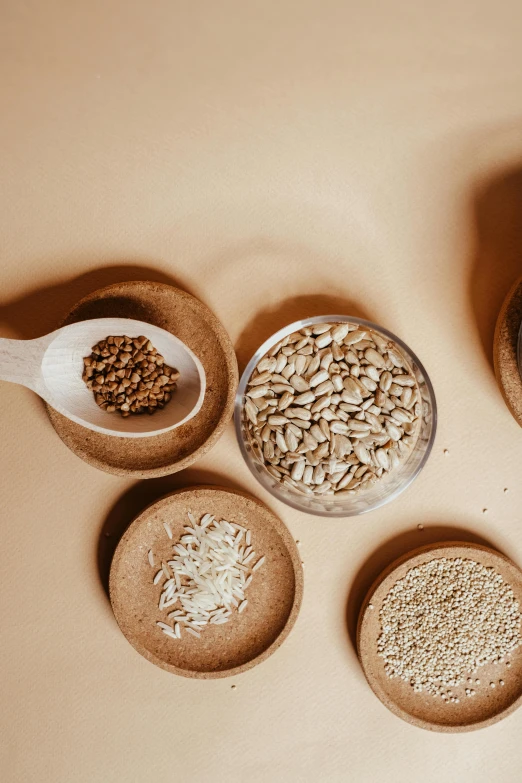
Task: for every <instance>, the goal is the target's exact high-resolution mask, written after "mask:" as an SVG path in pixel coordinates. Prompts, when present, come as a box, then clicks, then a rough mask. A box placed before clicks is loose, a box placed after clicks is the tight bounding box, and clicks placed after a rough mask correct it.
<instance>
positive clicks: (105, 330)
mask: <svg viewBox="0 0 522 783" xmlns="http://www.w3.org/2000/svg"><path fill="white" fill-rule="evenodd" d="M142 334H143V335H146V336H147V337H148V338H149V340H151V342H152V343H153V345H154V346H155V348H157V349H158V351H159V352H160V353H161V354H162V355H163V356H164V358H165V361H166V362H167V364H169V365H170V366H171V367H175V368H176V369H177V370H178V371H179V373H180V377H179V379H178V382H177V389H176V390H175V392H174V394H173V395H172V399H171V400H170V402H169V403H168V404H167V405H165V407H164V408H163V409H162V410H158V411H157V412H155V413H154V415H153V416H148V415H147V416H145V415H140V416H128V417H127V418H123V417H122V416H120V415H119V414H118V413H107V412H106V411H104V410H103V409H101V408H99V407H98V405H97V404H96V402H95V399H94V395H93V393H92V391H90V390H89V389H88V388H87V386H86V385H85V383H84V381H83V380H82V372H83V359H84V357H86V356H89V354H90V353H91V350H92V347H93V346H94V345H95V344H96V343H97V342H99V341H100V340H103V339H105V338H106V337H108V336H109V335H115V336H117V335H129V336H132V337H137V336H138V335H142ZM0 380H3V381H10V382H12V383H18V384H21V385H22V386H27V388H29V389H31V390H32V391H34V392H36V393H37V394H39V395H40V397H42V399H44V400H45V401H46V402H47V403H48V404H49V405H50V406H51V407H52V408H54V409H55V410H57V411H58V412H59V413H61V414H63V415H64V416H66V417H67V418H68V419H71V420H72V421H75V422H76V423H77V424H80V425H82V426H83V427H87V428H88V429H90V430H95V431H96V432H100V433H103V434H104V435H114V436H117V437H120V438H145V437H147V436H152V435H159V434H161V433H163V432H168V431H169V430H173V429H174V428H175V427H179V426H180V425H181V424H184V423H185V422H187V421H189V419H191V418H192V417H193V416H195V415H196V413H198V411H199V410H200V408H201V406H202V404H203V399H204V396H205V387H206V379H205V370H204V369H203V366H202V364H201V362H200V361H199V359H198V358H197V356H196V355H195V354H194V353H193V352H192V351H191V350H190V348H188V347H187V346H186V345H185V344H184V343H182V342H181V340H178V338H177V337H175V336H174V335H172V334H170V332H167V331H165V330H164V329H160V328H159V327H157V326H153V325H152V324H148V323H144V322H143V321H136V320H133V319H130V318H96V319H93V320H90V321H80V322H79V323H75V324H70V325H69V326H63V327H62V328H61V329H57V330H56V331H54V332H51V333H50V334H47V335H45V336H44V337H38V338H37V339H35V340H7V339H0Z"/></svg>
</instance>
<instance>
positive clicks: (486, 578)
mask: <svg viewBox="0 0 522 783" xmlns="http://www.w3.org/2000/svg"><path fill="white" fill-rule="evenodd" d="M380 621H381V634H380V636H379V639H378V643H377V650H378V655H380V656H381V657H382V658H383V660H384V669H385V672H386V674H387V675H388V677H390V678H393V677H400V678H401V679H402V680H405V681H406V682H408V683H409V684H410V685H411V686H412V688H413V690H414V691H416V692H421V691H426V692H427V693H429V694H430V695H432V696H435V697H441V698H442V699H443V701H445V702H458V701H459V698H458V696H457V695H456V694H454V693H453V692H452V691H451V690H448V689H451V688H456V687H457V686H460V685H463V683H464V682H465V681H467V683H468V685H469V684H473V680H472V679H471V677H469V675H470V674H472V673H475V672H476V670H477V669H478V668H479V667H481V666H485V665H486V664H487V663H502V662H503V661H504V659H505V657H506V656H507V655H509V654H510V653H511V652H512V651H513V650H514V649H516V648H517V647H518V646H519V645H520V644H521V643H522V636H521V621H522V617H521V615H520V607H519V603H518V601H517V600H516V598H515V595H514V593H513V590H512V589H511V587H510V586H509V585H508V584H506V583H505V582H504V580H503V578H502V577H501V576H500V574H498V573H497V572H496V571H495V570H494V569H493V568H487V567H486V566H484V565H482V564H481V563H477V562H475V561H473V560H468V559H463V558H459V557H457V558H453V559H450V558H445V557H442V558H438V559H436V560H431V561H430V562H428V563H425V564H423V565H420V566H417V567H415V568H412V569H410V570H409V571H408V572H407V574H406V575H405V576H404V578H402V579H400V580H399V581H397V582H396V583H395V585H394V586H393V587H392V588H391V590H390V591H389V593H388V594H387V596H386V598H385V599H384V601H383V605H382V609H381V611H380ZM501 682H502V684H504V681H503V680H502V681H501ZM475 683H477V684H479V683H480V680H478V679H477V680H475ZM492 687H495V685H494V683H493V684H492ZM472 690H473V693H471V691H472ZM468 691H469V693H468ZM474 692H475V691H474V689H471V688H467V689H466V695H467V696H470V695H474Z"/></svg>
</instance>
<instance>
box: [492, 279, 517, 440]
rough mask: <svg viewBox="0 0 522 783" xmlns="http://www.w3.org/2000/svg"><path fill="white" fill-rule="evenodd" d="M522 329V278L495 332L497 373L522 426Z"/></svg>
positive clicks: (502, 388)
mask: <svg viewBox="0 0 522 783" xmlns="http://www.w3.org/2000/svg"><path fill="white" fill-rule="evenodd" d="M521 326H522V277H521V278H520V280H517V282H516V283H515V284H514V285H513V287H512V288H511V290H510V291H509V293H508V295H507V296H506V299H505V301H504V304H503V305H502V309H501V311H500V313H499V316H498V321H497V326H496V330H495V343H494V358H495V374H496V376H497V380H498V383H499V385H500V389H501V391H502V394H503V396H504V399H505V401H506V405H507V406H508V408H509V410H510V411H511V413H512V414H513V416H514V418H515V419H516V421H518V423H519V424H520V426H521V427H522V378H521V377H520V368H519V365H518V354H517V352H518V339H519V333H520V328H521Z"/></svg>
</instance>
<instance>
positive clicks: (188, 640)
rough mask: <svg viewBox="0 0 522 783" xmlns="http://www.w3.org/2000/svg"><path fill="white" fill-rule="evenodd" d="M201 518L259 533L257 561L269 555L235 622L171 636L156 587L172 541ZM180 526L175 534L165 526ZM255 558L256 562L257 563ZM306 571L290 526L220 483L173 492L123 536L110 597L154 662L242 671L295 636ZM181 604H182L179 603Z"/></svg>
mask: <svg viewBox="0 0 522 783" xmlns="http://www.w3.org/2000/svg"><path fill="white" fill-rule="evenodd" d="M189 511H190V512H191V513H192V514H193V515H194V517H195V518H196V520H198V521H199V520H200V519H201V517H202V516H203V515H204V514H213V515H214V516H215V517H216V519H217V520H218V521H220V520H222V519H225V520H226V521H227V522H236V523H238V524H239V525H242V526H243V527H246V528H247V529H249V530H250V531H251V533H252V546H253V547H254V550H255V552H256V557H255V561H256V560H257V559H258V558H260V557H262V556H263V555H264V556H265V557H266V560H265V562H264V564H263V565H262V566H261V567H260V568H259V569H258V570H257V571H256V572H255V573H254V574H253V578H252V583H251V584H250V586H249V587H248V590H247V592H246V593H245V596H246V598H247V599H248V604H247V606H246V608H245V609H244V611H243V612H242V613H241V614H237V613H236V612H234V613H233V615H232V617H231V619H230V620H229V622H228V623H224V624H223V625H211V626H208V627H206V628H205V629H204V630H203V631H202V633H201V638H199V639H197V638H196V637H194V636H192V635H190V634H187V633H182V637H181V639H179V640H173V639H170V638H168V637H167V636H165V634H163V633H162V631H161V630H160V628H158V627H157V626H156V621H157V620H160V621H163V622H169V621H168V620H166V617H165V615H166V614H167V612H163V613H162V612H160V611H159V610H158V601H159V596H160V594H161V586H160V585H153V577H154V574H155V573H156V572H157V570H158V566H156V567H155V568H151V566H150V563H149V560H148V552H149V550H152V551H153V552H154V555H155V559H156V563H157V564H161V562H162V561H165V562H166V561H167V560H169V558H172V545H173V543H176V542H177V541H178V539H179V538H180V536H182V535H183V534H184V530H183V527H184V526H186V525H190V521H189V519H188V516H187V514H188V512H189ZM164 522H166V523H167V524H168V525H169V526H170V529H171V530H172V541H171V540H170V539H169V537H168V535H167V533H166V531H165V528H164V526H163V523H164ZM255 561H254V562H255ZM302 595H303V572H302V567H301V562H300V558H299V553H298V551H297V546H296V544H295V542H294V540H293V539H292V537H291V536H290V534H289V532H288V530H287V529H286V527H285V526H284V525H283V523H282V522H281V521H280V520H279V519H278V518H277V517H276V516H274V514H272V513H271V512H270V511H269V510H268V509H267V508H266V507H264V506H263V505H262V504H261V503H259V501H257V500H255V499H254V498H251V497H248V495H245V494H244V493H239V492H232V491H230V490H225V489H220V488H217V487H210V486H208V487H194V488H191V489H187V490H179V491H177V492H175V493H172V494H171V495H168V496H167V497H165V498H162V499H161V500H158V501H157V502H156V503H154V504H153V505H151V506H150V507H149V508H147V509H146V510H145V511H143V512H142V513H141V514H140V516H139V517H137V519H135V520H134V522H132V524H131V526H130V527H129V529H128V530H127V532H126V533H125V535H124V536H123V538H122V540H121V541H120V543H119V545H118V547H117V549H116V552H115V555H114V559H113V562H112V566H111V574H110V596H111V603H112V607H113V610H114V614H115V616H116V619H117V621H118V624H119V626H120V628H121V630H122V632H123V633H124V635H125V636H126V637H127V639H128V640H129V641H130V643H131V644H132V645H133V646H134V647H135V648H136V650H137V651H138V652H139V653H141V654H142V655H143V656H144V657H145V658H147V660H149V661H151V663H155V664H156V665H157V666H160V667H161V668H163V669H166V670H167V671H170V672H172V673H174V674H181V675H184V676H186V677H199V678H202V679H208V678H211V677H226V676H232V675H235V674H241V673H242V672H244V671H247V669H250V668H252V666H255V665H256V664H257V663H261V662H262V661H263V660H265V659H266V658H267V657H268V656H269V655H271V654H272V653H273V652H274V651H275V650H276V649H277V648H278V647H279V646H280V645H281V644H282V642H283V641H284V639H285V638H286V637H287V635H288V634H289V633H290V631H291V629H292V627H293V625H294V623H295V621H296V619H297V615H298V612H299V608H300V606H301V600H302ZM174 608H175V607H174Z"/></svg>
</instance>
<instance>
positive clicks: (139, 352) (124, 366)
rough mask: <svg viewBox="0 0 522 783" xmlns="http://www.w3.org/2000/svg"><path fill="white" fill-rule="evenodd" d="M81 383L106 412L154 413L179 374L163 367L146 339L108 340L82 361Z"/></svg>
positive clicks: (154, 349)
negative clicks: (84, 384)
mask: <svg viewBox="0 0 522 783" xmlns="http://www.w3.org/2000/svg"><path fill="white" fill-rule="evenodd" d="M83 364H84V370H83V376H82V378H83V380H84V381H85V383H86V384H87V387H88V388H89V389H92V391H93V393H94V399H95V400H96V403H97V404H98V405H99V406H100V408H103V409H104V410H106V411H107V412H108V413H112V412H114V411H119V412H120V413H121V415H122V416H130V415H131V413H145V412H147V413H154V412H155V411H157V410H159V409H161V408H163V407H164V406H165V405H166V404H167V402H169V400H170V399H171V397H172V392H173V391H174V389H175V388H176V381H177V380H178V378H179V372H178V371H177V370H174V369H173V368H172V367H169V366H168V365H166V364H165V359H164V358H163V356H162V355H161V354H160V353H158V351H157V350H156V348H154V346H153V345H152V343H151V341H150V340H149V339H148V337H143V336H140V337H126V336H122V337H113V336H110V337H107V338H106V339H105V340H100V342H99V343H96V345H94V346H93V349H92V353H91V355H90V356H86V357H85V359H84V360H83Z"/></svg>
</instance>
